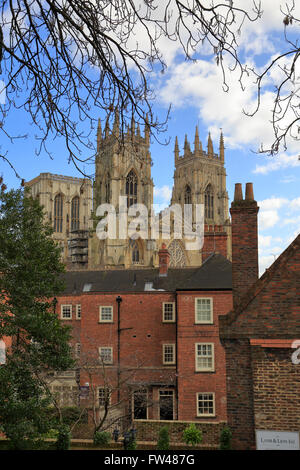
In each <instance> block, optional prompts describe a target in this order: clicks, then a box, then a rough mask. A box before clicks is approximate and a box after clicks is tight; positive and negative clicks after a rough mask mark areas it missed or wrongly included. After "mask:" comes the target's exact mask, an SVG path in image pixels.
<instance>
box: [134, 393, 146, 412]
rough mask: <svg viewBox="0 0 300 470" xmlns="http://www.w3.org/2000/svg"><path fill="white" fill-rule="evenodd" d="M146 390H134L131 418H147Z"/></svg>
mask: <svg viewBox="0 0 300 470" xmlns="http://www.w3.org/2000/svg"><path fill="white" fill-rule="evenodd" d="M147 406H148V393H147V390H136V391H135V392H134V393H133V419H147V414H148V413H147Z"/></svg>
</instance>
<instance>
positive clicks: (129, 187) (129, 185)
mask: <svg viewBox="0 0 300 470" xmlns="http://www.w3.org/2000/svg"><path fill="white" fill-rule="evenodd" d="M126 196H127V207H130V206H132V205H133V204H136V203H137V176H136V174H135V172H134V171H133V170H131V171H130V172H129V173H128V175H127V178H126Z"/></svg>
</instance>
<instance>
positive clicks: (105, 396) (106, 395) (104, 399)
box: [98, 387, 110, 406]
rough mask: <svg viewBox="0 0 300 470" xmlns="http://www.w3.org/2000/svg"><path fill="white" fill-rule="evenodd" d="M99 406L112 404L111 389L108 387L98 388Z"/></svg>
mask: <svg viewBox="0 0 300 470" xmlns="http://www.w3.org/2000/svg"><path fill="white" fill-rule="evenodd" d="M98 398H99V406H105V405H106V404H107V405H109V404H110V390H109V389H108V388H104V387H99V389H98Z"/></svg>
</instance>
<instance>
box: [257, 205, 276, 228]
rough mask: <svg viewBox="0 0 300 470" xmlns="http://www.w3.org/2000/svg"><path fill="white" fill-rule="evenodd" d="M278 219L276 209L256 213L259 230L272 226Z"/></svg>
mask: <svg viewBox="0 0 300 470" xmlns="http://www.w3.org/2000/svg"><path fill="white" fill-rule="evenodd" d="M278 221H279V215H278V212H277V211H276V210H267V211H262V212H259V213H258V226H259V229H260V230H266V229H268V228H271V227H274V225H276V224H277V222H278Z"/></svg>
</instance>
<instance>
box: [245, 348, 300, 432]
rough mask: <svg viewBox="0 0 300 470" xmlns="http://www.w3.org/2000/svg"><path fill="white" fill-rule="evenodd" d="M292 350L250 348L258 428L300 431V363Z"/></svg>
mask: <svg viewBox="0 0 300 470" xmlns="http://www.w3.org/2000/svg"><path fill="white" fill-rule="evenodd" d="M291 354H292V349H291V348H264V347H260V346H254V347H253V346H252V348H251V357H252V371H253V372H252V374H253V395H254V414H255V428H256V429H272V430H275V431H298V432H300V365H299V364H298V365H297V364H293V363H292V360H291Z"/></svg>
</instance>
